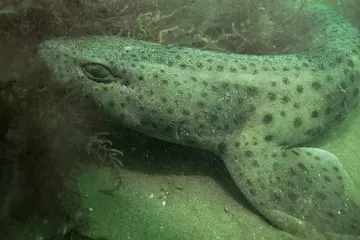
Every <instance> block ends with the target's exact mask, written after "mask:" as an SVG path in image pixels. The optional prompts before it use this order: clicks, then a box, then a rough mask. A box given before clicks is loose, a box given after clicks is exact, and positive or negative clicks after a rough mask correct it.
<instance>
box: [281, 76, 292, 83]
mask: <svg viewBox="0 0 360 240" xmlns="http://www.w3.org/2000/svg"><path fill="white" fill-rule="evenodd" d="M282 81H283V83H284V84H289V83H290V80H289V78H288V77H284V78H283V79H282Z"/></svg>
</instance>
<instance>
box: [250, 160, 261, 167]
mask: <svg viewBox="0 0 360 240" xmlns="http://www.w3.org/2000/svg"><path fill="white" fill-rule="evenodd" d="M251 165H252V166H253V167H259V166H260V164H259V162H258V161H256V160H254V161H252V164H251Z"/></svg>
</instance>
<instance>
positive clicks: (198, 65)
mask: <svg viewBox="0 0 360 240" xmlns="http://www.w3.org/2000/svg"><path fill="white" fill-rule="evenodd" d="M196 66H197V68H203V67H204V64H202V63H201V62H198V63H196Z"/></svg>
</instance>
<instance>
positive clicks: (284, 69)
mask: <svg viewBox="0 0 360 240" xmlns="http://www.w3.org/2000/svg"><path fill="white" fill-rule="evenodd" d="M282 70H283V71H284V72H287V71H289V70H290V69H289V68H288V67H283V68H282ZM286 84H287V83H286Z"/></svg>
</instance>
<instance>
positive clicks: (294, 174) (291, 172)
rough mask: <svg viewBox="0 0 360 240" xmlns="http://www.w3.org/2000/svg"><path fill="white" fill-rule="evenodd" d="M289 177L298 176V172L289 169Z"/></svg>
mask: <svg viewBox="0 0 360 240" xmlns="http://www.w3.org/2000/svg"><path fill="white" fill-rule="evenodd" d="M288 172H289V175H291V176H296V171H295V170H294V169H293V168H289V171H288Z"/></svg>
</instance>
